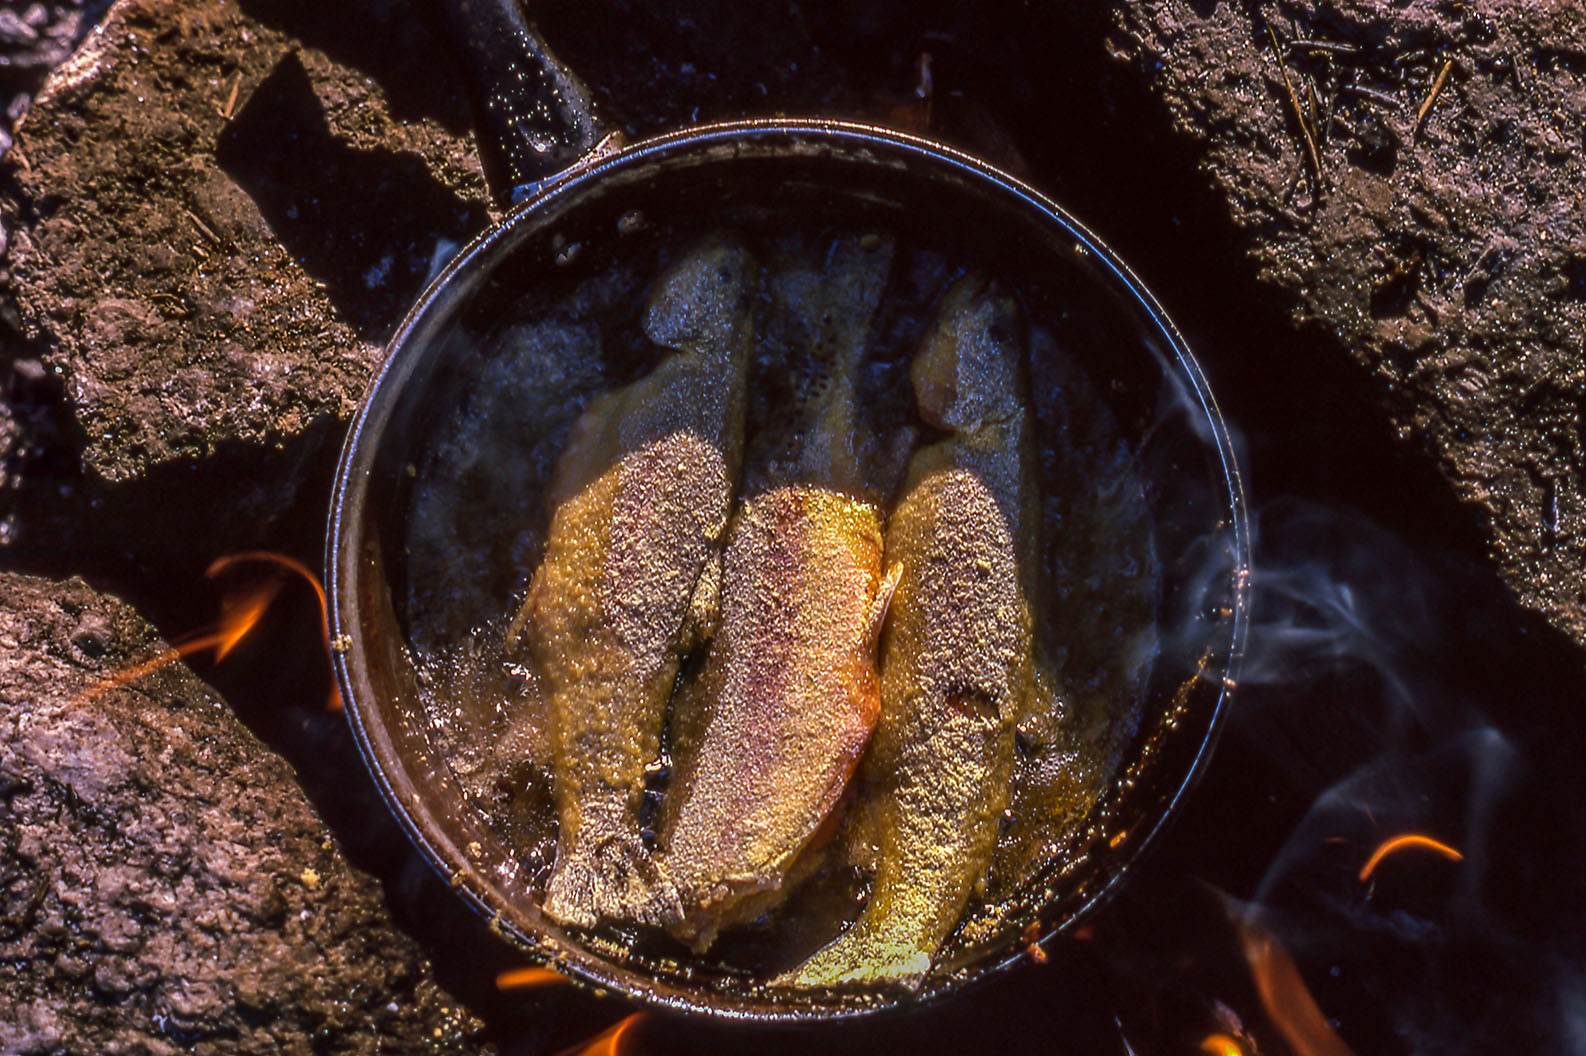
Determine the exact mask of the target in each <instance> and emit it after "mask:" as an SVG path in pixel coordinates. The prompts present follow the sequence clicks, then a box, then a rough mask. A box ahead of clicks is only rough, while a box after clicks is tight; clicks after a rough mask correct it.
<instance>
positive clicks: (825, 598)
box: [661, 235, 896, 951]
mask: <svg viewBox="0 0 1586 1056" xmlns="http://www.w3.org/2000/svg"><path fill="white" fill-rule="evenodd" d="M891 256H892V242H891V240H890V239H885V238H882V237H880V236H875V235H870V236H850V237H844V238H839V239H837V240H836V241H835V242H834V243H832V244H831V245H830V246H829V248H828V252H827V253H826V254H825V255H824V258H823V259H822V260H820V261H819V262H815V263H812V264H806V265H804V266H793V267H788V268H785V269H782V270H779V271H778V270H774V271H773V275H772V279H771V288H772V295H773V297H772V300H773V308H772V312H771V319H770V321H769V322H768V323H767V326H766V329H767V331H768V332H769V340H771V342H772V343H773V344H776V343H779V342H785V343H787V344H790V345H791V346H793V347H791V348H787V349H784V350H783V351H785V352H786V353H787V361H788V362H791V363H793V364H794V365H795V370H796V371H797V372H798V382H797V384H796V385H795V386H794V397H793V399H792V400H790V401H789V404H790V407H789V408H788V415H787V419H786V420H785V421H784V422H783V423H782V425H781V427H779V428H774V429H771V430H768V431H767V435H765V436H763V437H762V438H761V440H760V441H759V442H758V443H757V445H756V450H755V451H754V452H751V455H750V461H751V463H752V465H751V470H750V472H749V478H750V480H749V484H748V486H747V488H746V492H747V497H746V498H745V499H744V500H743V504H742V507H741V509H740V510H739V512H738V514H737V515H736V517H735V518H734V521H733V525H732V528H731V529H730V531H729V536H728V543H727V553H726V564H725V569H724V576H723V598H724V601H723V605H722V614H721V615H722V619H721V627H720V630H719V632H718V633H717V635H716V637H715V639H714V640H713V641H712V643H711V648H710V653H709V655H708V656H707V658H706V661H705V669H704V672H703V675H702V677H701V680H700V683H699V687H698V691H697V692H695V693H693V694H690V695H689V696H688V697H687V698H686V699H685V700H684V702H683V703H682V704H681V705H680V710H681V711H682V712H683V714H682V715H681V716H680V717H679V718H678V719H677V720H675V725H676V726H678V727H680V728H682V729H684V730H686V731H691V732H688V733H686V734H685V735H683V736H681V737H679V738H678V739H677V742H678V750H677V751H676V752H675V753H674V755H675V757H676V758H677V762H678V769H677V773H676V776H675V778H674V784H673V786H672V788H671V789H670V790H669V791H668V793H667V804H666V807H665V809H664V811H663V826H662V833H661V845H662V847H663V849H664V858H663V862H664V864H665V868H666V870H667V872H668V874H669V875H670V876H671V878H672V879H673V881H674V882H675V884H676V885H677V890H678V894H679V897H680V900H681V902H682V906H683V910H684V915H683V918H682V920H681V921H679V922H678V923H677V924H675V925H673V927H672V931H673V933H674V934H676V935H677V936H678V937H680V938H682V939H684V940H685V941H687V942H689V943H691V944H692V945H693V946H694V948H695V949H696V950H700V951H703V950H704V949H707V948H708V947H709V946H710V945H711V943H712V942H713V941H714V939H715V937H716V934H717V933H718V932H719V931H720V930H721V929H722V928H725V927H727V926H730V925H731V924H734V923H737V922H741V921H744V920H748V919H752V918H754V917H756V916H758V915H760V914H762V913H764V912H766V911H767V910H768V909H770V908H772V907H773V906H774V905H775V904H776V903H777V902H778V901H780V900H781V899H782V898H784V897H785V896H786V894H787V891H788V889H789V887H790V886H791V879H790V878H792V877H796V876H797V875H798V873H799V869H800V864H799V863H800V861H801V860H807V856H806V852H807V851H808V850H809V849H810V848H811V847H812V845H815V844H818V842H819V838H820V837H821V836H822V835H823V834H824V832H825V831H826V830H827V829H828V826H827V822H828V819H829V818H831V816H832V814H833V810H834V808H835V807H836V806H837V804H838V801H839V798H840V797H841V795H842V793H843V790H844V788H845V787H846V786H847V784H848V781H849V778H850V777H851V776H852V773H853V770H854V767H855V765H856V764H857V762H858V759H859V757H860V755H861V754H862V753H863V751H864V748H865V745H866V743H867V742H868V740H869V738H870V734H871V731H872V728H873V726H874V723H875V720H876V716H877V713H878V710H879V703H880V702H879V684H878V679H877V671H876V664H875V644H876V636H877V634H878V632H879V628H880V625H881V621H882V617H883V614H884V612H885V609H886V601H887V597H888V596H889V595H890V592H891V585H890V584H891V583H895V582H896V574H895V573H894V574H892V575H891V576H890V577H888V576H883V574H882V548H883V540H882V534H881V527H882V518H881V509H880V505H879V503H878V501H877V497H876V495H875V494H874V487H873V482H871V481H869V480H867V479H866V476H865V474H866V472H867V470H866V468H865V466H866V463H867V462H869V461H870V460H869V459H868V458H867V457H865V452H866V447H867V443H868V437H866V436H865V435H863V429H862V427H861V425H860V424H859V422H858V419H857V416H856V410H855V391H856V386H857V377H858V370H859V365H860V362H861V359H862V357H863V354H864V351H865V344H866V338H867V336H868V333H869V329H870V321H871V318H872V316H873V315H874V314H875V311H876V308H877V305H878V304H879V302H880V298H881V294H882V291H883V290H884V288H885V286H886V283H887V279H888V276H889V274H890V266H891Z"/></svg>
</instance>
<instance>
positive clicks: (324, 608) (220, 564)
mask: <svg viewBox="0 0 1586 1056" xmlns="http://www.w3.org/2000/svg"><path fill="white" fill-rule="evenodd" d="M243 561H262V562H265V563H268V564H272V565H275V566H277V567H279V568H284V569H286V570H287V571H288V572H295V573H296V574H297V575H299V576H301V577H302V578H303V579H304V580H305V581H307V583H308V585H309V586H310V587H312V588H313V590H314V597H315V598H317V599H319V626H320V633H321V634H322V635H323V636H324V639H325V655H326V656H327V657H329V656H330V652H331V646H330V606H329V604H328V603H327V602H326V600H325V587H324V586H323V585H322V584H321V583H320V581H319V577H318V576H316V575H315V574H314V573H313V572H312V571H311V570H310V569H309V567H308V566H307V565H305V564H303V562H301V561H299V560H297V558H295V557H288V556H286V555H285V554H277V553H272V552H271V551H269V550H248V551H244V552H243V553H240V554H226V555H225V556H223V557H218V558H216V559H215V561H214V562H213V563H212V564H211V565H210V566H209V569H208V570H207V571H206V572H205V573H204V574H205V575H206V576H210V577H214V576H217V575H219V574H220V573H222V572H224V571H225V570H226V569H228V568H230V567H231V566H232V565H235V564H238V563H240V562H243ZM215 659H216V660H219V659H220V657H218V656H217V657H215ZM332 666H334V664H333V665H332ZM325 709H326V710H327V711H340V710H341V691H340V690H339V689H337V688H336V680H335V679H334V678H332V679H331V683H330V695H329V696H328V697H327V698H326V700H325Z"/></svg>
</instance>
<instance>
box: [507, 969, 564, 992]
mask: <svg viewBox="0 0 1586 1056" xmlns="http://www.w3.org/2000/svg"><path fill="white" fill-rule="evenodd" d="M565 982H567V976H565V975H563V974H562V973H561V972H553V971H551V970H550V969H549V968H540V967H537V966H530V967H527V968H509V969H508V970H507V971H504V972H502V973H500V974H499V975H497V976H496V989H497V990H538V989H540V988H541V987H546V986H556V985H557V984H559V983H565Z"/></svg>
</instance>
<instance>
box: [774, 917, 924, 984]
mask: <svg viewBox="0 0 1586 1056" xmlns="http://www.w3.org/2000/svg"><path fill="white" fill-rule="evenodd" d="M930 970H931V955H930V954H929V953H927V952H926V951H924V950H921V949H919V948H917V947H916V946H915V945H914V944H912V943H889V942H887V941H885V940H884V938H882V937H880V936H877V935H875V934H872V933H871V929H866V928H863V927H860V926H856V927H853V928H850V929H849V930H848V931H847V932H845V933H844V934H842V935H841V936H839V937H838V938H837V939H836V941H834V942H832V943H831V944H830V945H828V946H826V947H824V948H823V949H821V950H820V951H818V952H817V953H816V954H815V956H813V957H811V958H810V959H809V960H807V961H805V962H804V963H803V964H801V965H799V966H798V967H797V968H795V969H793V970H792V971H790V972H788V973H787V974H785V975H783V976H781V977H780V978H778V979H776V980H774V982H773V984H772V985H774V986H786V987H798V988H800V989H812V988H823V987H834V986H862V985H875V984H883V983H890V984H892V985H894V986H902V987H905V988H906V989H909V990H918V989H919V988H920V984H921V983H922V982H924V980H925V976H926V973H927V972H929V971H930Z"/></svg>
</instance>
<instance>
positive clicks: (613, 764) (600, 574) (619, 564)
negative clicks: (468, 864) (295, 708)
mask: <svg viewBox="0 0 1586 1056" xmlns="http://www.w3.org/2000/svg"><path fill="white" fill-rule="evenodd" d="M757 278H758V269H757V266H756V265H755V263H754V261H753V260H752V259H751V258H750V256H749V254H748V253H747V252H746V251H745V250H743V249H742V248H741V247H739V246H736V245H734V244H732V243H729V242H725V241H717V242H713V243H709V244H707V245H706V246H705V247H703V248H701V249H699V250H698V251H696V252H695V253H693V254H692V255H690V256H688V257H686V258H684V259H682V260H681V261H679V262H678V263H677V264H676V265H675V266H674V267H673V268H671V269H670V270H669V271H668V272H667V273H666V274H665V275H664V276H663V277H662V278H661V280H660V281H659V282H658V283H657V285H656V288H655V290H654V291H653V293H652V294H651V298H650V302H649V304H648V307H647V310H646V313H645V317H644V321H643V326H644V329H645V332H646V334H647V335H648V336H649V337H650V338H651V340H653V341H654V342H655V343H656V344H658V345H660V346H662V347H664V348H667V349H670V350H672V354H670V355H668V356H667V357H666V358H665V359H664V360H663V361H662V362H661V363H660V365H659V366H657V367H656V368H655V370H653V371H652V372H651V373H650V374H649V375H648V376H646V377H645V378H643V379H641V380H639V381H638V382H635V383H634V384H632V385H630V386H628V387H627V388H626V389H622V390H619V391H617V392H613V393H610V394H607V395H606V396H603V397H602V398H600V399H599V400H597V401H596V402H595V403H593V404H592V405H591V406H590V408H589V409H588V410H587V411H586V412H585V413H584V415H583V417H582V418H581V419H580V420H579V422H578V423H577V425H575V427H574V430H573V435H572V437H571V439H570V440H569V443H568V447H567V449H566V451H565V452H564V454H563V456H562V459H561V461H560V463H559V464H558V466H557V472H556V478H555V480H553V482H552V486H551V495H552V498H553V501H555V502H556V503H557V505H556V510H555V513H554V514H553V516H552V520H551V526H550V530H549V532H548V533H547V538H546V546H545V557H544V560H543V561H542V562H541V564H540V567H539V569H538V570H537V571H536V572H535V575H534V579H533V581H532V583H531V584H530V587H529V594H528V598H527V600H526V601H525V602H524V604H523V608H522V610H521V611H520V612H519V614H518V618H517V620H516V621H514V626H513V629H512V632H509V633H514V634H515V633H516V632H518V631H521V632H522V633H523V634H524V636H525V637H526V639H527V643H528V646H529V649H530V651H531V654H532V656H533V658H534V660H535V661H536V663H537V665H538V666H539V668H540V670H541V672H542V673H543V674H544V676H545V680H546V683H547V685H548V687H549V691H550V696H551V717H552V718H551V727H552V729H551V735H552V747H553V757H552V758H553V776H554V782H553V783H554V788H555V800H556V807H557V816H558V822H559V829H558V834H557V854H556V862H555V865H554V866H553V867H552V872H551V876H550V879H549V881H548V882H547V884H546V892H545V899H544V903H543V908H544V910H545V912H546V913H547V914H548V915H549V916H551V917H552V918H554V919H556V920H559V921H561V922H563V923H566V924H574V925H577V926H580V927H586V928H587V927H593V926H594V925H595V924H596V922H597V921H598V920H600V919H601V918H608V919H614V920H623V921H635V922H640V923H649V924H665V923H667V922H669V921H672V920H675V919H676V918H677V916H678V914H679V911H680V907H679V904H678V900H677V894H676V891H675V889H674V888H673V886H672V884H671V883H670V882H669V881H668V880H667V879H666V877H665V876H664V874H662V873H661V871H660V870H659V869H658V868H657V867H656V865H655V863H654V861H653V860H652V858H651V855H650V853H649V851H648V850H647V849H646V848H645V847H644V845H643V843H642V842H641V839H640V834H639V822H638V808H639V804H640V800H641V797H642V795H643V790H644V769H645V766H646V765H647V764H648V763H649V762H650V761H651V760H653V759H655V758H656V756H657V755H658V754H659V749H660V735H661V729H662V726H663V724H664V722H665V717H666V707H667V700H668V698H669V696H670V695H671V691H672V684H673V682H674V681H675V679H676V676H677V668H678V663H679V659H680V656H681V654H682V652H684V651H685V650H686V649H687V648H688V647H689V646H690V644H691V642H692V641H693V639H694V638H695V637H696V636H698V635H699V634H700V633H702V625H704V624H708V622H709V619H710V616H709V613H710V610H711V608H712V606H713V604H714V597H713V594H714V591H713V588H714V586H715V585H716V584H718V583H719V578H718V576H717V573H716V568H715V565H716V563H717V562H719V561H720V541H721V537H722V534H723V531H724V530H725V528H726V524H727V520H728V515H729V512H730V508H731V501H732V489H733V481H734V478H735V477H736V475H737V470H738V464H739V461H740V459H741V454H742V447H743V428H744V387H745V383H746V374H747V367H748V361H749V353H750V348H751V345H752V340H753V333H752V321H751V310H750V308H751V306H750V298H751V296H752V293H753V289H754V286H755V284H756V282H757Z"/></svg>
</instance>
